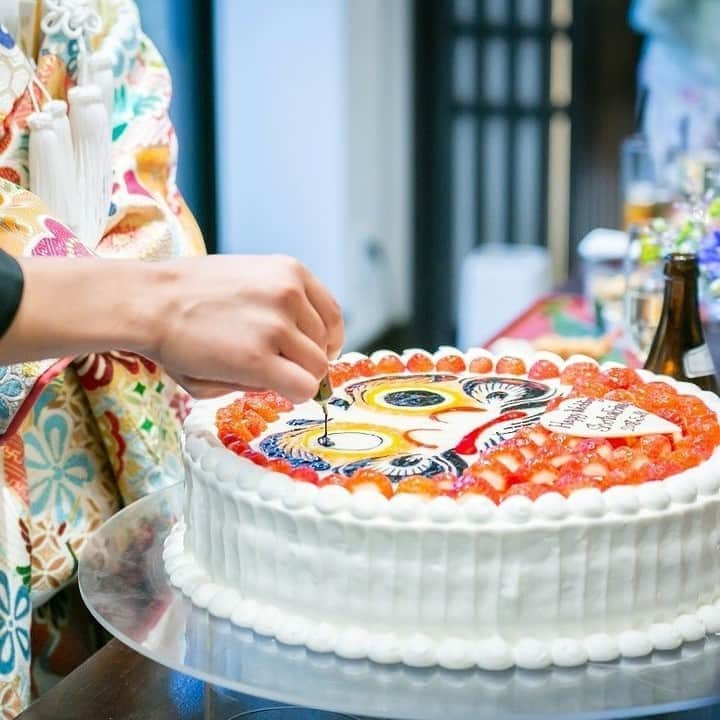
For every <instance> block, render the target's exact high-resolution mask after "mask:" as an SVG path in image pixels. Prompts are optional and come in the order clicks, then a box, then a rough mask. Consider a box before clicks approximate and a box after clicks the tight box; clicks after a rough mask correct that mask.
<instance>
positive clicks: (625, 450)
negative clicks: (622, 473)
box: [610, 446, 635, 470]
mask: <svg viewBox="0 0 720 720" xmlns="http://www.w3.org/2000/svg"><path fill="white" fill-rule="evenodd" d="M634 461H635V451H634V450H633V449H632V448H630V447H627V446H625V447H618V448H615V449H614V450H613V452H612V457H611V458H610V467H611V468H613V469H618V470H624V469H628V468H630V467H631V466H632V463H633V462H634Z"/></svg>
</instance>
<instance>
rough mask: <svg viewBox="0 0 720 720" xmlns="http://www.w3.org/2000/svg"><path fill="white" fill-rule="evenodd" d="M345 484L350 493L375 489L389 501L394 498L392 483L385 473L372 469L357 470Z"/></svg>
mask: <svg viewBox="0 0 720 720" xmlns="http://www.w3.org/2000/svg"><path fill="white" fill-rule="evenodd" d="M344 484H345V487H346V488H347V489H348V490H349V491H350V492H354V491H355V490H359V489H360V488H373V489H375V490H377V491H378V492H379V493H380V494H381V495H384V496H385V497H386V498H388V499H389V498H391V497H392V496H393V486H392V483H391V482H390V481H389V480H388V479H387V477H386V476H385V475H384V474H383V473H381V472H379V471H378V470H373V469H372V468H360V469H359V470H356V471H355V472H354V473H353V474H352V476H351V477H349V478H347V479H346V480H345V483H344Z"/></svg>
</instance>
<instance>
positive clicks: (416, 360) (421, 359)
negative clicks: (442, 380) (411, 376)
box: [407, 353, 435, 373]
mask: <svg viewBox="0 0 720 720" xmlns="http://www.w3.org/2000/svg"><path fill="white" fill-rule="evenodd" d="M407 369H408V370H409V371H410V372H414V373H422V372H430V371H431V370H434V369H435V365H434V364H433V361H432V358H431V357H429V356H428V355H425V354H424V353H415V354H414V355H411V356H410V357H409V358H408V361H407Z"/></svg>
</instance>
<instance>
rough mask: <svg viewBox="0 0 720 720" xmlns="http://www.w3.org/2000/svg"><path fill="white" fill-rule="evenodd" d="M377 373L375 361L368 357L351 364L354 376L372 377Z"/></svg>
mask: <svg viewBox="0 0 720 720" xmlns="http://www.w3.org/2000/svg"><path fill="white" fill-rule="evenodd" d="M376 373H377V368H376V367H375V363H374V362H373V361H372V360H371V359H370V358H363V359H362V360H358V361H357V362H356V363H355V364H354V365H353V375H354V377H372V376H373V375H375V374H376Z"/></svg>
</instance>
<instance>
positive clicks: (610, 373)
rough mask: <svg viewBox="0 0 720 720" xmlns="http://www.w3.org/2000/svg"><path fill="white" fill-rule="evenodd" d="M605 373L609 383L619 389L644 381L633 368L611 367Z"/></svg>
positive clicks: (625, 388)
mask: <svg viewBox="0 0 720 720" xmlns="http://www.w3.org/2000/svg"><path fill="white" fill-rule="evenodd" d="M603 375H604V376H605V378H606V379H607V381H608V383H609V384H610V385H612V387H614V388H617V389H618V390H627V388H630V387H633V386H635V385H639V384H640V383H641V382H642V379H641V378H640V376H639V375H638V374H637V373H636V372H635V371H634V370H633V369H631V368H625V367H617V368H610V369H609V370H606V371H605V372H604V373H603Z"/></svg>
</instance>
